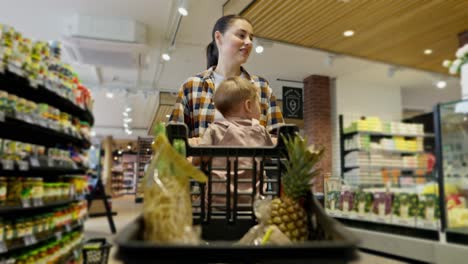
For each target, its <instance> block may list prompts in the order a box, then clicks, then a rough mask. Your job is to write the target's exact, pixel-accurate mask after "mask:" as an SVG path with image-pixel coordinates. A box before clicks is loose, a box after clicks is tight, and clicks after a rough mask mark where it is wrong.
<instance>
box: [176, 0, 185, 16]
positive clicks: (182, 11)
mask: <svg viewBox="0 0 468 264" xmlns="http://www.w3.org/2000/svg"><path fill="white" fill-rule="evenodd" d="M177 11H178V12H179V14H181V15H182V16H187V15H188V1H187V0H180V1H179V7H178V8H177Z"/></svg>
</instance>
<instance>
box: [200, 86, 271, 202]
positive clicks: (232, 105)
mask: <svg viewBox="0 0 468 264" xmlns="http://www.w3.org/2000/svg"><path fill="white" fill-rule="evenodd" d="M213 102H214V105H215V107H216V109H217V110H218V111H219V112H220V113H221V114H222V115H223V117H224V119H217V120H215V121H213V123H211V124H210V126H209V127H208V129H207V130H206V131H205V133H204V134H203V136H202V138H201V140H200V146H207V145H214V146H237V147H239V146H244V147H250V148H255V147H261V146H272V145H273V144H274V143H273V141H272V138H271V137H270V134H269V133H268V131H267V129H266V128H265V127H264V126H262V125H260V123H259V121H258V120H259V118H260V114H261V113H260V101H259V95H258V90H257V88H256V87H255V86H254V85H253V84H252V83H251V82H250V81H248V80H246V79H244V78H241V77H231V78H228V79H226V80H225V81H223V82H222V83H221V84H220V85H219V86H218V88H217V89H216V92H215V94H214V96H213ZM252 161H253V160H252V158H239V159H238V168H239V169H238V179H239V181H238V185H237V187H238V188H237V191H238V199H237V205H238V208H239V209H242V208H246V209H247V208H251V206H252V202H253V199H252V193H253V183H252V182H253V181H252V180H253V177H256V189H257V191H258V187H259V181H260V177H263V172H261V173H258V172H257V175H255V173H253V171H252V169H248V168H253V164H252V163H253V162H252ZM229 162H230V163H231V164H230V165H231V173H230V175H231V182H229V183H228V182H226V179H227V172H226V170H213V171H212V173H211V177H212V183H211V184H212V191H211V193H212V199H211V204H212V207H214V208H217V209H221V208H226V184H229V185H230V190H231V197H233V192H234V182H233V178H234V171H233V170H234V158H232V159H231V160H230V161H229ZM226 163H227V160H226V158H221V157H220V158H213V160H212V167H213V168H227V164H226ZM258 168H260V166H258V164H257V170H258ZM220 181H224V182H220ZM206 189H208V188H206ZM208 199H209V198H208V195H206V200H205V202H207V200H208ZM232 203H233V201H232V200H231V201H230V204H231V205H232Z"/></svg>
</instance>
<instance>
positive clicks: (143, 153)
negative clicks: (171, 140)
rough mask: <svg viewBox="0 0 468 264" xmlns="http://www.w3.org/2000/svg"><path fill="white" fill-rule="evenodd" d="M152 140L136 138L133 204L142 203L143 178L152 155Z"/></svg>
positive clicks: (149, 138)
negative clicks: (135, 173)
mask: <svg viewBox="0 0 468 264" xmlns="http://www.w3.org/2000/svg"><path fill="white" fill-rule="evenodd" d="M152 142H153V138H151V137H138V142H137V144H138V145H137V155H138V156H137V181H136V195H135V202H137V203H141V202H143V186H142V182H143V177H144V176H145V166H146V165H147V164H148V163H149V162H150V161H151V155H152V154H153V152H152V148H151V143H152Z"/></svg>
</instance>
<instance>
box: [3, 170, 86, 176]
mask: <svg viewBox="0 0 468 264" xmlns="http://www.w3.org/2000/svg"><path fill="white" fill-rule="evenodd" d="M85 173H86V170H85V169H71V168H30V169H29V170H25V171H22V170H18V169H15V170H3V169H0V175H2V176H37V177H44V176H59V175H72V174H85Z"/></svg>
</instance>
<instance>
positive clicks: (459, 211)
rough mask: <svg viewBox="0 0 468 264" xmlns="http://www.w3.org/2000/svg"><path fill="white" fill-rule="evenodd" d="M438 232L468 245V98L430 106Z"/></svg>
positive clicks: (451, 241)
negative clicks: (439, 213)
mask: <svg viewBox="0 0 468 264" xmlns="http://www.w3.org/2000/svg"><path fill="white" fill-rule="evenodd" d="M434 113H435V123H436V128H435V129H436V151H437V154H438V155H437V163H438V164H441V166H438V173H439V175H441V177H439V186H444V188H440V190H439V192H440V197H444V199H443V200H442V201H445V202H441V203H440V204H441V205H440V206H441V208H442V231H444V232H445V234H446V238H447V242H449V243H459V244H464V245H468V206H467V200H468V100H462V101H455V102H449V103H443V104H439V105H437V106H436V107H435V108H434Z"/></svg>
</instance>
